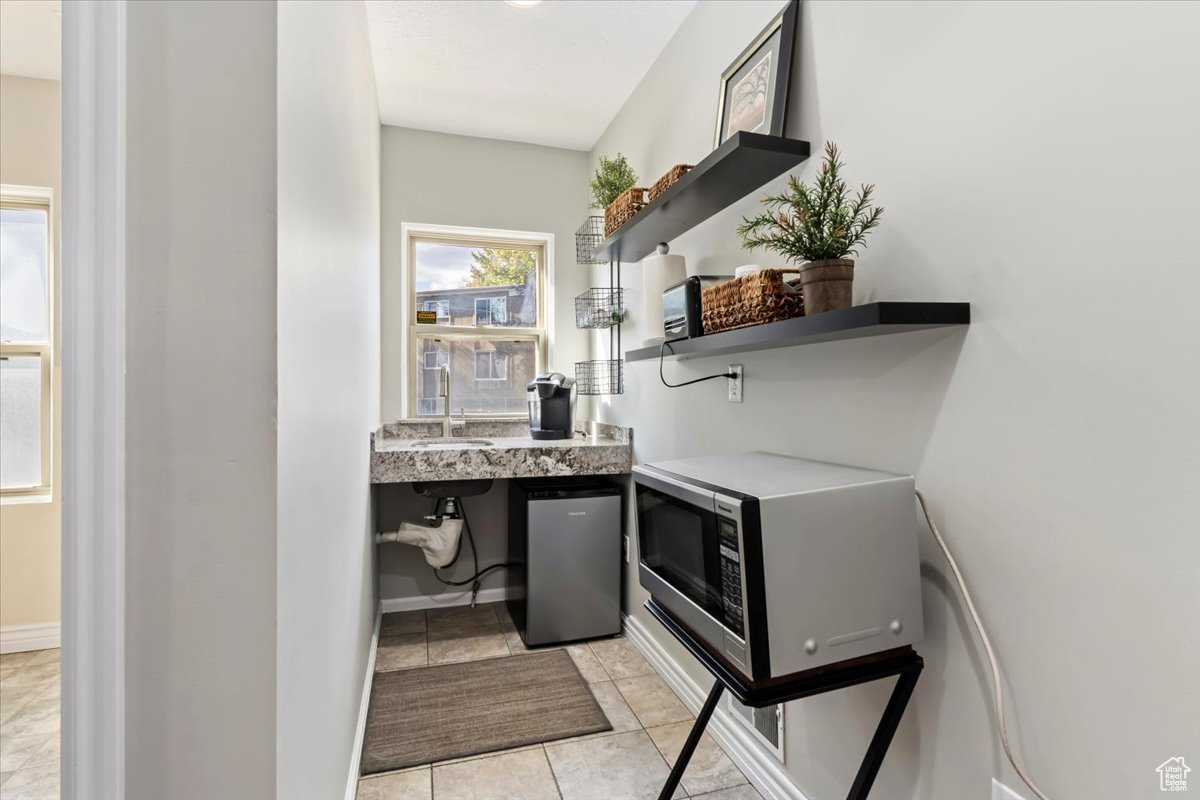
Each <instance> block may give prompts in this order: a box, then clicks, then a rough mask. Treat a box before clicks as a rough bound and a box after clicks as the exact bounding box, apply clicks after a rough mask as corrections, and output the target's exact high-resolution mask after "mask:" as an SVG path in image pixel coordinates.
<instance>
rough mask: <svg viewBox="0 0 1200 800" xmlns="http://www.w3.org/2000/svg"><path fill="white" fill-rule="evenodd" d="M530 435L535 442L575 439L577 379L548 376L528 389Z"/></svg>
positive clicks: (551, 373)
mask: <svg viewBox="0 0 1200 800" xmlns="http://www.w3.org/2000/svg"><path fill="white" fill-rule="evenodd" d="M525 398H526V399H527V400H528V401H529V435H530V436H532V437H533V438H534V439H570V438H571V437H572V436H574V435H575V379H574V378H568V377H567V376H566V375H563V374H562V373H561V372H545V373H542V374H541V375H538V376H537V377H536V378H534V379H533V380H532V381H530V383H529V385H528V386H526V387H525Z"/></svg>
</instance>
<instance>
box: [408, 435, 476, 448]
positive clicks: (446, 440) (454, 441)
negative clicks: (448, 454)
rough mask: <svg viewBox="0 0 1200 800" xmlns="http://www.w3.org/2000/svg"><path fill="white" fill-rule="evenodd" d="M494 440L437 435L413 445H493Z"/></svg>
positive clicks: (415, 442) (417, 441) (447, 446)
mask: <svg viewBox="0 0 1200 800" xmlns="http://www.w3.org/2000/svg"><path fill="white" fill-rule="evenodd" d="M493 444H495V443H494V442H492V441H491V440H490V439H464V438H460V437H454V436H450V437H442V436H437V437H434V438H431V439H417V440H416V441H414V442H413V443H412V447H446V448H450V447H491V446H492V445H493Z"/></svg>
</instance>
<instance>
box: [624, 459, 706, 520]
mask: <svg viewBox="0 0 1200 800" xmlns="http://www.w3.org/2000/svg"><path fill="white" fill-rule="evenodd" d="M635 469H636V470H637V472H636V475H635V476H634V482H635V483H641V484H643V485H645V486H649V487H650V488H651V489H656V490H658V491H660V492H663V493H665V494H669V495H670V496H672V497H675V498H677V499H679V500H683V501H685V502H688V503H691V504H692V505H695V506H698V507H700V508H702V509H704V510H706V511H713V512H715V511H716V494H715V493H714V492H711V491H705V490H704V489H697V488H696V487H695V486H692V485H690V484H687V483H684V482H683V481H678V480H675V479H674V478H671V477H668V476H666V475H664V474H662V473H661V472H657V471H656V472H650V471H649V470H646V469H644V468H635Z"/></svg>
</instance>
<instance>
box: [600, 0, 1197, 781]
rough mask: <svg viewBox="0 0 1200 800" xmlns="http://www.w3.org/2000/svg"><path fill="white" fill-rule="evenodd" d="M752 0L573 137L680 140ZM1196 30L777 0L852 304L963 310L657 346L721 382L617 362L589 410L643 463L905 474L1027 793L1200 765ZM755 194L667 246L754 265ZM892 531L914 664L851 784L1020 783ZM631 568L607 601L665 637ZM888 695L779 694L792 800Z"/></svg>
mask: <svg viewBox="0 0 1200 800" xmlns="http://www.w3.org/2000/svg"><path fill="white" fill-rule="evenodd" d="M780 5H781V4H780V3H778V2H767V3H756V4H751V3H747V2H738V3H722V2H706V3H701V4H699V5H698V6H697V8H696V10H695V11H694V12H693V13H692V14H691V16H690V17H689V18H688V19H687V20H686V21H685V23H684V24H683V26H682V27H681V28H680V30H679V33H678V34H677V35H676V36H675V38H674V39H673V40H672V42H671V43H670V45H669V46H668V47H667V48H666V50H665V51H664V53H663V54H662V56H661V58H660V59H659V60H658V62H657V63H656V64H655V66H654V68H653V69H652V70H651V71H650V73H649V75H648V76H647V78H646V79H645V80H644V81H643V82H642V84H641V85H640V86H639V87H638V89H637V90H636V92H635V93H634V94H633V96H632V97H631V98H630V100H629V101H628V103H626V105H625V106H624V108H623V109H622V110H621V112H620V113H619V114H618V116H617V117H616V119H615V120H614V121H613V123H612V125H611V126H610V128H609V129H608V131H607V132H606V133H605V134H604V136H603V137H602V138H601V140H600V142H599V143H598V144H597V146H596V148H595V150H594V151H593V153H592V156H593V160H594V159H595V158H596V157H597V156H598V155H599V154H610V153H613V152H615V151H618V150H620V151H622V152H624V153H625V154H626V155H628V156H629V157H630V160H631V161H632V163H633V165H634V166H635V167H636V168H637V169H638V170H639V171H640V172H641V173H642V174H643V175H644V176H646V177H647V180H653V179H654V178H655V177H657V176H658V175H659V174H661V173H662V172H663V171H665V170H666V169H667V168H668V167H669V166H671V164H673V163H676V162H681V161H687V162H692V163H695V160H696V159H699V158H702V157H703V156H704V155H705V154H706V153H707V152H708V151H709V150H710V148H711V142H712V129H713V117H714V112H715V104H716V91H717V81H718V76H719V74H720V72H721V71H722V69H724V67H725V66H726V65H727V64H728V63H729V62H730V61H731V60H732V59H733V57H734V56H736V55H737V53H738V52H739V51H740V50H741V48H742V47H744V46H745V44H746V43H747V42H749V41H750V40H751V39H752V37H753V35H754V34H755V33H756V32H757V31H758V30H759V29H760V27H761V26H762V25H763V24H765V23H766V22H767V20H768V19H770V17H771V16H773V14H774V13H775V12H776V11H777V9H778V8H779V7H780ZM1198 34H1200V6H1197V5H1195V4H1171V3H1141V4H1115V3H1088V4H1025V3H985V2H978V3H913V2H896V3H854V2H838V3H825V2H813V1H812V0H809V2H806V3H804V10H803V13H802V22H801V29H800V36H799V38H798V48H799V57H798V59H797V63H796V66H795V68H796V70H798V72H796V73H794V77H795V84H794V90H793V92H792V95H791V102H792V107H791V113H790V115H789V116H790V119H789V132H790V133H791V134H792V135H798V136H799V137H800V138H805V139H808V140H809V141H811V142H813V145H814V150H819V147H820V145H821V143H822V142H823V141H824V140H825V139H827V138H828V139H833V140H835V141H837V142H838V144H839V145H841V146H842V148H843V151H844V156H845V158H846V160H847V163H848V165H849V167H848V170H849V172H848V175H849V178H850V179H851V180H852V181H854V182H857V181H874V182H877V184H878V197H879V199H880V202H881V203H882V204H883V205H884V206H886V208H887V211H886V213H885V214H884V217H883V224H882V227H881V228H880V229H879V230H878V231H877V233H876V234H875V235H874V237H873V238H872V240H871V242H870V244H869V247H868V248H867V249H866V250H865V252H864V254H863V256H862V257H861V259H860V261H859V272H858V278H857V280H856V284H855V302H858V303H862V302H866V301H869V300H874V299H912V300H917V299H920V300H968V301H970V302H971V303H972V315H973V319H974V322H973V323H972V325H971V326H970V328H969V330H967V331H965V332H957V333H956V332H927V333H914V334H907V335H903V336H895V337H889V338H879V339H865V340H857V341H849V342H840V343H830V344H821V345H814V346H810V347H805V348H793V349H787V350H776V351H769V352H764V353H760V354H746V355H744V356H738V357H736V358H733V359H727V358H714V359H699V360H695V361H687V362H683V363H679V364H676V363H670V364H668V365H667V367H666V369H667V372H668V377H670V376H677V377H679V378H689V377H696V376H699V375H702V374H706V373H709V372H713V371H717V370H720V369H722V368H723V367H724V366H725V365H726V364H727V363H728V362H729V361H730V360H733V361H735V362H736V361H741V362H743V363H744V364H745V374H746V385H745V397H746V401H745V403H744V404H743V405H730V404H728V403H727V402H726V400H725V398H724V395H725V387H724V385H723V383H721V382H713V383H709V384H701V385H698V386H694V387H689V388H687V389H679V390H668V389H665V388H663V387H662V386H660V385H659V383H658V376H657V373H656V370H657V365H656V364H654V363H652V362H643V363H635V364H632V365H629V369H628V374H627V385H628V390H627V393H626V394H625V395H624V396H621V397H616V398H612V400H611V402H610V403H608V404H605V405H604V406H603V407H602V411H601V415H600V416H601V418H602V419H605V420H606V421H612V422H618V423H621V424H631V425H634V426H635V427H636V429H637V437H636V440H635V441H636V442H637V453H636V455H637V457H638V459H639V460H640V461H643V462H646V461H656V460H661V459H666V458H675V457H682V456H691V455H700V454H705V453H718V452H726V451H733V450H743V449H752V448H760V449H771V450H776V451H781V452H786V453H793V454H797V455H802V456H809V457H814V458H820V459H827V460H833V461H843V462H847V463H852V464H862V465H867V466H873V467H880V468H884V469H891V470H898V471H905V472H911V473H913V474H915V475H916V477H917V483H918V485H920V486H921V487H922V489H923V491H924V492H926V493H927V495H928V497H929V498H930V500H931V501H932V506H933V513H934V515H935V517H936V518H937V519H938V520H939V521H940V523H941V525H942V526H943V528H944V533H945V534H946V536H947V538H948V539H949V542H950V544H951V546H952V547H953V548H954V549H955V550H956V551H957V554H958V556H959V560H960V562H961V565H962V567H963V569H964V571H965V572H966V574H967V577H968V580H970V582H971V586H972V590H973V592H974V594H975V598H976V601H977V603H978V604H979V606H980V607H981V610H982V614H983V617H984V619H985V621H986V622H987V623H988V624H989V625H990V627H991V631H992V635H993V638H994V640H995V643H996V645H997V647H998V650H999V653H1000V658H1001V660H1002V662H1003V669H1004V671H1005V674H1006V677H1007V683H1008V685H1009V686H1010V687H1011V689H1012V691H1013V703H1012V707H1011V709H1010V710H1011V712H1012V716H1011V719H1010V727H1011V730H1012V732H1013V735H1014V737H1015V738H1016V740H1017V741H1018V742H1019V744H1020V748H1021V750H1022V751H1023V752H1024V754H1025V758H1026V760H1027V762H1028V765H1029V767H1030V768H1031V769H1032V771H1033V774H1034V775H1035V776H1036V777H1037V778H1038V779H1039V781H1040V782H1041V784H1042V786H1043V788H1044V789H1046V790H1047V791H1048V792H1049V794H1050V795H1051V796H1053V797H1110V798H1116V797H1143V796H1148V795H1150V794H1154V793H1156V792H1157V791H1158V788H1157V774H1156V773H1155V767H1157V766H1158V765H1159V764H1160V763H1162V762H1163V761H1164V760H1166V759H1167V758H1168V757H1171V756H1173V755H1182V756H1184V757H1185V758H1186V759H1187V760H1188V761H1189V763H1190V762H1191V761H1192V759H1193V758H1195V759H1196V760H1197V761H1200V730H1198V725H1200V723H1198V722H1197V720H1198V719H1200V716H1198V715H1197V713H1196V712H1197V708H1198V706H1200V677H1198V676H1200V658H1198V653H1197V631H1200V614H1198V612H1200V609H1198V607H1197V596H1198V592H1200V584H1198V578H1197V575H1198V573H1197V564H1198V563H1200V537H1198V535H1197V531H1198V530H1200V518H1198V516H1197V509H1198V507H1200V503H1198V497H1197V486H1198V484H1200V474H1198V462H1197V452H1200V431H1198V427H1197V423H1198V415H1197V405H1198V403H1200V398H1198V392H1197V387H1198V383H1200V372H1198V365H1200V331H1198V323H1197V320H1198V315H1197V298H1198V296H1200V280H1198V273H1197V269H1196V267H1197V263H1198V262H1200V233H1198V229H1197V226H1196V220H1197V218H1198V217H1200V203H1198V198H1200V190H1198V187H1200V148H1197V141H1198V139H1200V108H1198V106H1197V96H1198V94H1200V51H1198V50H1197V48H1196V47H1195V42H1196V41H1197V35H1198ZM816 161H817V159H816V158H814V159H813V160H812V162H810V164H809V165H808V166H807V167H806V168H805V169H804V170H803V173H802V174H803V175H804V176H805V177H811V176H812V174H813V173H814V170H815V166H816ZM778 186H779V182H776V183H775V184H773V185H771V186H769V187H767V188H778ZM762 193H765V190H764V192H761V193H760V192H756V193H754V195H753V196H752V197H751V198H749V199H748V200H746V201H743V202H742V203H740V204H738V205H736V206H735V207H734V208H731V209H730V210H728V211H726V212H724V213H722V214H720V215H718V216H717V217H715V218H714V219H712V220H710V221H708V222H707V223H705V224H704V225H703V226H701V227H700V228H698V229H696V230H695V231H694V232H692V233H690V234H689V235H687V236H684V237H680V239H678V240H677V241H676V242H675V243H674V246H673V252H677V253H681V254H683V255H685V256H686V257H687V258H688V262H689V271H690V272H693V273H695V272H703V273H721V272H731V271H732V267H734V266H736V265H737V264H740V263H753V262H758V263H763V264H768V265H770V264H778V263H779V260H778V258H777V257H774V256H771V255H766V254H761V253H759V254H749V253H743V252H741V251H740V249H739V245H738V241H737V238H736V236H735V235H734V233H733V230H734V228H735V226H736V224H737V222H738V220H739V219H740V217H741V216H742V215H743V214H746V213H750V212H751V211H752V210H753V209H754V208H755V207H756V205H757V203H756V200H755V198H756V197H758V196H759V195H760V194H762ZM628 274H629V275H630V280H629V285H631V286H634V287H638V286H640V269H639V268H636V267H635V268H631V269H629V270H628ZM639 302H640V301H639V299H638V298H637V296H636V294H635V296H634V298H633V299H632V301H631V303H630V305H631V307H632V308H635V309H636V308H638V307H639ZM631 328H632V330H627V332H626V340H627V341H635V340H640V338H641V333H640V332H638V330H637V322H636V321H634V323H633V324H632V325H631ZM606 347H607V339H606V338H603V339H602V338H597V340H596V341H595V342H594V349H595V350H596V351H597V352H598V353H603V352H604V351H605V349H606ZM699 431H703V435H697V433H698V432H699ZM921 535H922V556H923V557H922V560H923V567H922V572H923V575H924V577H925V581H924V590H925V618H926V632H927V636H926V641H925V642H924V643H922V644H921V645H920V646H919V647H918V649H919V651H920V652H921V653H922V655H923V656H924V657H925V659H926V669H925V673H924V675H923V676H922V678H921V681H920V683H919V685H918V687H917V691H916V696H915V700H914V702H913V704H912V705H911V706H910V707H909V711H908V714H907V715H906V717H905V720H904V722H903V724H902V725H901V728H900V731H899V733H898V735H897V738H896V741H895V744H894V745H893V749H892V751H891V753H890V754H889V755H888V758H887V760H886V762H885V763H884V765H883V769H882V771H881V773H880V775H879V779H878V782H877V784H876V788H875V791H874V792H873V794H874V795H875V796H879V797H920V798H939V797H944V798H966V797H986V796H987V794H988V791H989V787H988V782H989V779H990V778H991V777H992V776H993V775H997V776H999V777H1000V778H1001V779H1002V780H1004V781H1005V782H1007V783H1008V784H1009V785H1012V786H1014V787H1017V788H1018V789H1021V788H1022V787H1021V786H1020V785H1019V780H1018V779H1017V778H1016V776H1015V775H1014V774H1013V773H1012V771H1011V769H1010V768H1009V767H1008V766H1007V765H1006V764H1005V763H1004V758H1003V755H1002V754H1001V752H1000V749H999V744H998V742H997V738H996V736H995V734H994V732H993V727H992V726H993V715H992V712H991V711H990V709H989V702H988V691H987V685H986V680H985V674H986V672H985V669H984V667H983V665H982V661H981V659H982V656H981V652H980V648H979V647H978V646H977V644H976V643H975V641H974V639H973V638H972V635H971V633H970V630H969V627H968V626H969V622H968V621H967V619H966V615H965V612H964V609H963V606H962V603H961V601H960V600H959V597H958V595H957V593H956V591H955V589H954V588H953V586H952V582H951V580H950V579H949V573H948V570H947V569H946V567H945V565H944V563H943V561H942V559H941V558H940V557H939V555H938V553H937V552H936V551H935V549H934V548H933V547H931V546H930V541H929V538H928V536H927V535H926V534H925V533H924V531H923V532H922V534H921ZM630 577H631V581H630V585H631V587H632V588H631V591H630V593H629V596H628V597H627V604H628V607H629V608H630V609H631V610H632V611H633V613H634V614H635V615H636V616H638V617H639V618H640V619H642V620H643V621H644V622H646V624H647V625H648V626H649V627H650V628H651V629H652V630H654V631H655V632H656V633H657V635H658V636H659V637H660V638H661V637H665V636H666V635H665V634H664V633H663V632H662V629H661V628H659V627H658V626H657V625H656V623H654V622H653V620H651V619H648V617H647V615H646V614H645V613H644V612H643V611H642V610H641V601H642V599H644V597H645V595H644V594H643V593H642V592H641V590H640V588H638V587H637V585H636V583H637V580H636V575H635V573H633V572H631V573H630ZM673 652H675V653H676V654H677V655H678V657H679V658H680V659H681V660H682V661H687V660H688V656H686V654H684V653H682V652H681V651H680V650H679V648H674V651H673ZM689 666H690V667H691V672H692V673H693V675H696V676H699V675H700V674H701V673H700V671H699V669H698V668H697V667H696V665H695V664H694V662H690V663H689ZM890 689H891V686H890V682H881V683H880V684H879V685H876V686H868V687H860V688H856V689H852V690H847V691H842V692H836V693H833V694H829V695H825V696H821V697H816V698H810V699H806V700H802V701H798V702H795V703H792V704H790V705H789V707H788V710H787V726H788V733H787V749H788V758H787V769H788V771H789V772H790V773H791V774H792V775H793V776H794V778H795V781H796V783H797V785H798V786H799V787H800V788H801V789H802V790H803V791H804V792H805V794H806V795H807V796H809V797H813V798H816V797H828V796H842V795H844V794H845V791H846V788H847V786H848V785H849V782H850V780H851V778H852V776H853V774H854V771H855V769H856V766H857V763H858V760H859V759H860V758H861V756H862V754H863V752H864V750H865V747H866V743H867V741H868V740H869V737H870V735H871V732H872V730H873V728H874V725H875V723H876V721H877V719H878V717H879V714H880V713H881V711H882V708H883V705H884V703H885V702H886V699H887V695H888V692H889V691H890ZM1196 784H1200V781H1197V782H1194V783H1193V786H1192V789H1191V792H1190V794H1189V795H1188V796H1191V797H1198V796H1200V793H1198V791H1197V790H1198V788H1200V787H1197V785H1196ZM1025 793H1026V795H1028V792H1025Z"/></svg>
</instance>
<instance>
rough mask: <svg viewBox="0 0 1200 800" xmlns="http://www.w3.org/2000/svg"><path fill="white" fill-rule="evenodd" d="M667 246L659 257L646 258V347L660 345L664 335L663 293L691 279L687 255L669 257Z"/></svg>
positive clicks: (644, 302) (644, 331)
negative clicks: (689, 277)
mask: <svg viewBox="0 0 1200 800" xmlns="http://www.w3.org/2000/svg"><path fill="white" fill-rule="evenodd" d="M669 249H670V248H668V247H667V245H665V244H660V245H659V246H658V252H657V254H656V255H652V256H646V257H645V258H643V259H642V318H641V320H640V321H641V324H642V335H643V336H644V337H645V338H644V339H643V340H642V344H643V345H645V346H647V347H648V346H651V345H656V344H659V343H660V342H662V341H663V340H664V339H665V338H666V336H665V335H664V334H663V308H662V295H663V292H664V291H666V290H667V289H669V288H671V287H672V286H674V285H675V284H677V283H681V282H682V281H683V280H685V279H686V278H687V262H686V261H684V259H683V256H675V255H670V254H669V252H668V251H669Z"/></svg>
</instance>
